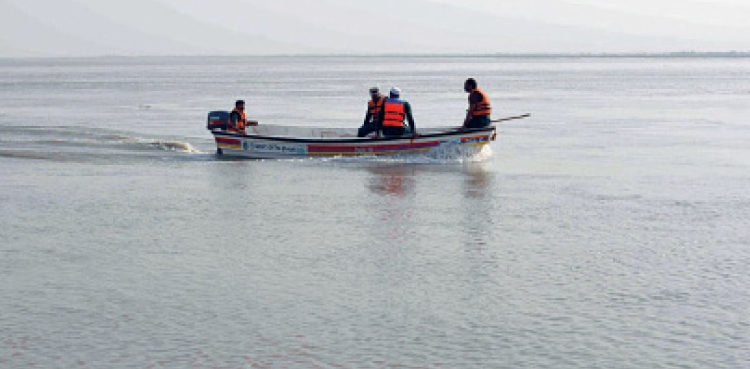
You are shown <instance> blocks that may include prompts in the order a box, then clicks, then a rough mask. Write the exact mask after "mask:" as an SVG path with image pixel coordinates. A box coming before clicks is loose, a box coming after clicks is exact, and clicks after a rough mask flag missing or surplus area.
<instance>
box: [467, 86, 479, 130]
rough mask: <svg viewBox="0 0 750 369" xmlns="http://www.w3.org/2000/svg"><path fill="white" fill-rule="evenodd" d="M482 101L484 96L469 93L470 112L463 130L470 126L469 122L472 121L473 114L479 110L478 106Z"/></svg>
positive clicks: (468, 111)
mask: <svg viewBox="0 0 750 369" xmlns="http://www.w3.org/2000/svg"><path fill="white" fill-rule="evenodd" d="M481 100H482V95H480V94H479V93H478V92H471V93H469V110H467V111H466V119H464V125H463V128H466V127H467V126H468V125H469V121H470V120H471V117H472V115H471V113H472V112H473V111H474V110H476V109H477V104H478V103H479V102H480V101H481Z"/></svg>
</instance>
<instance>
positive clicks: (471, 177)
mask: <svg viewBox="0 0 750 369" xmlns="http://www.w3.org/2000/svg"><path fill="white" fill-rule="evenodd" d="M463 174H464V181H463V193H464V201H463V203H462V210H463V211H462V214H463V216H464V219H463V224H464V231H465V233H466V237H465V240H466V244H467V245H473V246H480V247H484V246H486V245H488V244H490V242H491V235H492V234H493V233H492V227H493V226H494V224H495V221H494V219H493V212H492V209H493V208H494V206H495V205H496V204H495V201H496V200H494V197H493V196H492V195H493V191H492V190H493V188H492V182H493V175H492V173H491V172H489V171H488V170H487V168H486V167H485V165H484V164H483V163H476V164H472V165H467V166H464V168H463Z"/></svg>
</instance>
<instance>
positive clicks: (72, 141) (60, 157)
mask: <svg viewBox="0 0 750 369" xmlns="http://www.w3.org/2000/svg"><path fill="white" fill-rule="evenodd" d="M176 154H178V155H192V154H204V156H207V155H205V154H206V152H204V151H202V150H200V149H198V148H196V147H195V146H193V145H192V144H190V143H189V142H187V141H185V140H184V139H181V138H177V137H175V138H163V137H144V136H139V135H135V134H132V133H128V132H123V131H115V130H108V129H102V128H85V127H41V126H5V127H0V157H12V158H19V159H48V160H55V161H81V160H82V161H97V160H99V159H104V160H105V161H112V160H115V161H116V160H117V159H118V158H120V159H127V158H139V157H140V158H143V157H146V158H159V157H161V158H167V157H170V156H174V155H176Z"/></svg>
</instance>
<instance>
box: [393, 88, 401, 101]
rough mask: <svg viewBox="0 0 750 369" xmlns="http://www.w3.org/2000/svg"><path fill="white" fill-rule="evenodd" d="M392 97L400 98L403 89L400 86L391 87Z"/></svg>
mask: <svg viewBox="0 0 750 369" xmlns="http://www.w3.org/2000/svg"><path fill="white" fill-rule="evenodd" d="M390 96H391V98H394V99H398V98H399V97H400V96H401V89H400V88H398V87H393V88H391V94H390Z"/></svg>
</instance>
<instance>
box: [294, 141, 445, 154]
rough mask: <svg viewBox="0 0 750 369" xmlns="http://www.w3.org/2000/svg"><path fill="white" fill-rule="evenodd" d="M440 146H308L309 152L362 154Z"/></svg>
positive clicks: (419, 144) (418, 143)
mask: <svg viewBox="0 0 750 369" xmlns="http://www.w3.org/2000/svg"><path fill="white" fill-rule="evenodd" d="M439 144H440V141H426V142H414V143H407V144H390V145H363V146H345V145H307V151H308V152H362V151H372V152H376V151H394V150H409V149H419V148H423V147H432V146H437V145H439Z"/></svg>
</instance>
